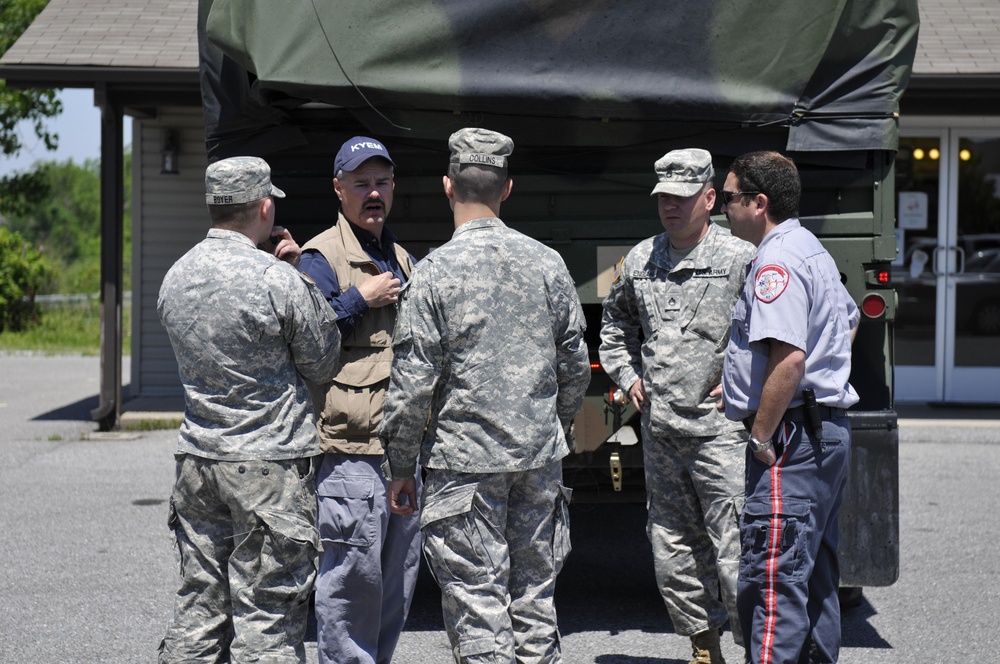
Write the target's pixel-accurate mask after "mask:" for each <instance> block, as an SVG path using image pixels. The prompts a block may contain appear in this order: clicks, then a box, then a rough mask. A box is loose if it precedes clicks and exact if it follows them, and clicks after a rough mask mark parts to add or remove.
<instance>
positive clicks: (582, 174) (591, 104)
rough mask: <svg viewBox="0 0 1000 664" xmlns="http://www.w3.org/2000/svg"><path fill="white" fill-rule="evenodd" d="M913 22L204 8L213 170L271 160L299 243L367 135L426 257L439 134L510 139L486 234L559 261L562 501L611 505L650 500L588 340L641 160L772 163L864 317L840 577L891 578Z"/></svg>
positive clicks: (267, 5)
mask: <svg viewBox="0 0 1000 664" xmlns="http://www.w3.org/2000/svg"><path fill="white" fill-rule="evenodd" d="M917 29H918V14H917V5H916V0H814V1H813V2H809V3H800V2H795V1H794V0H759V1H758V2H753V3H749V2H745V1H744V0H674V1H673V2H668V3H664V2H648V1H647V2H633V3H613V2H610V1H609V0H576V1H575V2H568V1H564V0H479V1H478V2H474V3H471V2H467V1H465V0H411V1H409V2H405V3H400V2H393V1H392V0H368V1H367V2H364V3H351V2H336V3H331V2H316V1H312V2H297V3H286V2H274V1H273V0H201V3H200V16H199V33H200V37H201V39H200V53H201V65H202V66H201V77H202V95H203V100H204V109H205V121H206V143H207V147H208V152H209V158H210V160H214V159H218V158H223V157H227V156H233V155H237V154H256V155H260V156H263V157H265V158H266V159H267V160H268V161H269V162H270V163H271V165H272V167H273V170H274V178H275V180H276V181H277V182H280V183H281V186H282V187H283V188H284V190H285V191H286V192H287V194H288V198H287V199H284V200H283V201H282V202H281V208H282V209H281V213H280V214H281V218H282V220H283V223H284V224H285V225H287V226H289V227H291V228H292V230H293V232H294V234H295V236H296V238H297V239H298V240H299V241H305V240H306V239H308V238H309V237H311V236H312V235H314V234H316V233H318V232H319V231H320V230H322V229H324V228H326V227H327V226H328V225H329V224H330V223H331V222H332V220H333V219H335V216H336V209H337V200H336V198H335V197H334V195H333V191H332V185H331V182H330V180H331V178H332V175H333V174H332V172H331V169H332V161H333V155H334V154H335V153H336V151H337V149H338V148H339V146H340V144H341V143H342V142H343V141H344V140H346V139H347V138H349V137H350V136H353V135H355V134H366V135H371V136H376V137H378V138H380V139H382V140H384V141H385V142H386V144H387V145H388V147H389V149H390V152H391V153H392V155H393V158H394V160H395V161H396V190H395V202H394V205H393V209H392V213H391V215H390V222H389V223H390V226H391V227H392V229H393V231H394V232H395V233H396V234H397V235H398V237H399V240H400V242H401V243H402V244H403V245H404V246H406V247H407V248H408V249H409V250H410V251H411V252H412V253H413V254H414V255H415V256H417V257H418V258H419V257H421V256H423V255H425V254H426V253H427V252H428V251H429V250H431V249H432V248H434V247H435V246H438V245H440V244H443V243H444V242H446V241H447V240H448V239H449V238H450V236H451V233H452V230H453V227H452V222H451V215H450V212H449V209H448V206H447V202H446V200H445V198H444V196H443V194H442V190H441V176H442V175H443V174H444V172H445V169H446V166H447V161H448V153H447V147H446V140H447V137H448V136H449V135H450V134H451V133H452V132H453V131H455V130H456V129H458V128H461V127H465V126H482V127H487V128H490V129H494V130H497V131H501V132H503V133H506V134H508V135H509V136H511V137H512V138H513V139H514V142H515V145H516V147H515V151H514V154H513V156H512V159H511V164H512V166H511V175H512V177H513V179H514V191H513V195H512V196H511V197H510V199H509V200H508V201H507V202H506V203H505V204H504V207H503V210H502V213H503V219H504V221H505V222H506V223H508V224H509V225H511V226H513V227H515V228H517V229H519V230H521V231H522V232H524V233H526V234H528V235H530V236H532V237H535V238H537V239H539V240H540V241H542V242H545V243H547V244H549V245H551V246H553V247H554V248H556V249H557V250H558V251H559V252H560V253H561V254H562V256H563V257H564V259H565V261H566V263H567V265H568V266H569V269H570V271H571V273H572V274H573V277H574V279H575V280H576V282H577V285H578V290H579V294H580V298H581V300H582V302H583V307H584V310H585V312H586V316H587V322H588V327H589V329H588V343H589V344H590V347H591V357H592V369H593V380H592V381H591V386H590V390H589V392H588V398H587V404H586V407H585V409H584V412H583V414H581V416H580V417H579V418H578V419H577V421H576V426H575V428H576V438H577V450H576V453H575V454H573V455H572V456H571V457H570V458H568V459H567V460H566V462H565V469H566V478H567V481H568V483H570V484H571V485H572V486H574V488H575V489H576V493H575V499H576V500H604V501H609V500H610V501H618V500H642V499H643V492H644V487H643V475H642V453H641V444H642V442H641V440H640V431H639V427H638V418H637V414H636V413H635V412H634V410H633V409H632V408H631V406H628V405H626V404H625V403H624V401H625V400H624V399H623V398H622V394H621V392H620V390H618V388H617V386H615V385H613V384H611V382H610V381H609V380H608V378H607V377H606V376H605V375H604V373H603V371H602V370H601V367H600V363H599V362H598V359H597V346H598V343H599V340H598V333H599V328H600V319H601V303H602V300H603V297H604V295H605V294H606V293H607V291H608V287H609V285H610V282H611V279H612V278H613V270H614V266H615V264H616V263H617V262H618V259H619V258H620V257H621V256H622V255H624V253H625V252H627V251H628V249H629V248H630V247H631V246H633V245H635V244H636V243H637V242H639V241H640V240H641V239H643V238H646V237H649V236H651V235H653V234H656V233H658V232H660V231H661V230H662V229H661V226H660V223H659V220H658V217H657V213H656V207H655V199H651V198H650V196H649V193H650V191H651V189H652V186H653V184H654V177H653V162H654V161H655V160H656V159H657V158H658V157H659V156H661V155H663V154H664V153H665V152H667V151H668V150H671V149H674V148H680V147H701V148H705V149H708V150H709V151H711V152H712V154H713V156H714V163H715V166H716V170H717V172H718V175H717V182H716V183H715V184H716V186H718V187H721V185H722V182H723V180H724V177H725V173H726V169H727V166H728V165H729V163H730V162H731V161H732V159H733V158H734V157H735V156H736V155H738V154H741V153H743V152H747V151H750V150H760V149H774V150H780V151H782V152H784V153H786V154H789V155H790V156H792V157H793V158H794V159H795V161H796V163H797V164H798V166H799V168H800V171H801V174H802V181H803V200H802V205H801V211H802V221H803V224H804V225H805V226H807V227H808V228H810V229H811V230H813V231H814V232H815V233H816V234H817V235H818V236H819V237H820V238H821V239H822V241H823V242H824V244H825V245H826V247H827V248H828V249H829V250H830V252H831V253H832V254H833V256H834V258H835V259H836V261H837V264H838V266H839V267H840V270H841V273H842V277H843V280H844V283H845V284H846V286H847V288H848V290H849V291H850V292H851V294H852V295H853V296H854V298H855V299H856V301H857V302H858V305H859V307H860V308H861V309H862V311H863V312H864V315H863V320H862V323H861V326H860V329H859V333H858V336H857V340H856V342H855V344H854V361H853V372H852V376H851V382H852V384H853V385H854V386H855V388H856V389H857V391H858V393H859V395H860V397H861V402H860V403H859V404H858V405H857V406H856V407H855V408H853V409H852V411H851V414H850V417H851V423H852V427H853V430H854V452H853V459H854V461H853V467H852V474H851V477H850V481H849V487H848V492H847V498H846V502H845V506H844V509H843V512H842V516H841V530H842V540H843V541H842V544H841V564H842V583H843V584H844V585H845V586H852V587H860V586H869V585H889V584H891V583H893V582H894V581H895V580H896V577H897V575H898V497H897V494H898V470H897V459H898V453H897V442H898V436H897V430H896V415H895V412H894V411H893V410H892V408H893V398H892V387H893V386H892V358H893V349H892V323H893V320H894V316H895V295H894V292H893V290H892V285H891V283H890V281H889V263H890V261H891V260H892V259H893V258H894V257H895V252H896V243H895V238H894V219H895V216H894V211H895V196H894V192H893V186H894V170H893V169H894V160H895V150H896V147H897V125H898V108H899V106H898V101H899V97H900V96H901V95H902V93H903V91H904V89H905V86H906V83H907V81H908V79H909V73H910V69H911V67H912V62H913V56H914V54H915V50H916V35H917ZM718 221H719V222H724V218H723V217H721V215H720V216H718ZM497 370H498V371H502V370H503V367H497Z"/></svg>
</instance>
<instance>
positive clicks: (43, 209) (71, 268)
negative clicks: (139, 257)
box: [7, 152, 132, 293]
mask: <svg viewBox="0 0 1000 664" xmlns="http://www.w3.org/2000/svg"><path fill="white" fill-rule="evenodd" d="M131 165H132V155H131V153H130V152H126V153H125V163H124V169H123V170H124V174H125V182H124V185H125V187H124V188H125V197H126V198H125V221H124V226H125V227H124V232H125V246H124V253H125V257H126V259H125V283H126V284H127V283H128V278H129V269H130V266H131V261H130V260H129V258H128V257H129V256H130V254H131V241H132V233H131V230H132V223H131V202H130V196H131V190H132V188H131V185H130V180H131V173H132V166H131ZM30 175H32V176H33V177H35V178H37V179H38V181H39V182H40V183H41V186H43V187H44V188H45V189H46V190H47V191H49V192H50V194H49V195H48V196H47V197H46V198H44V199H43V200H40V201H35V202H33V203H30V204H29V203H25V204H24V205H23V206H22V208H21V209H19V210H17V211H16V212H14V213H12V214H10V215H9V216H8V217H7V224H8V225H9V226H10V228H11V229H12V230H14V231H17V232H18V233H20V234H21V235H22V236H23V237H25V238H26V239H27V240H28V241H29V242H31V243H32V244H33V245H34V246H35V247H37V248H39V250H40V251H42V252H43V253H44V254H45V256H47V257H48V258H49V260H50V261H51V262H52V263H53V265H54V269H55V271H56V277H55V280H54V282H53V284H52V285H53V287H54V292H57V293H96V292H97V291H98V290H99V288H100V258H101V176H100V162H99V161H98V160H96V159H88V160H86V161H84V163H83V164H82V165H81V164H77V163H75V162H74V161H73V160H67V161H60V162H55V161H50V162H41V163H39V164H37V165H36V166H35V169H34V170H33V171H32V172H31V173H30Z"/></svg>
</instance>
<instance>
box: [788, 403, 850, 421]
mask: <svg viewBox="0 0 1000 664" xmlns="http://www.w3.org/2000/svg"><path fill="white" fill-rule="evenodd" d="M817 408H819V416H820V417H821V418H822V419H824V420H835V419H837V418H839V417H847V409H846V408H830V407H829V406H824V405H822V404H820V405H819V406H817ZM781 419H783V420H785V421H786V422H805V421H806V409H805V407H804V406H796V407H795V408H789V409H788V410H786V411H785V415H784V417H782V418H781Z"/></svg>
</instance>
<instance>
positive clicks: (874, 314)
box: [861, 293, 885, 318]
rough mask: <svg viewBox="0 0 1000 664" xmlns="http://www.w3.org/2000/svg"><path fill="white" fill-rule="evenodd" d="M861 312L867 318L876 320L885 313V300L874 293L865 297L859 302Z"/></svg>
mask: <svg viewBox="0 0 1000 664" xmlns="http://www.w3.org/2000/svg"><path fill="white" fill-rule="evenodd" d="M861 311H863V312H864V313H865V316H868V317H869V318H878V317H879V316H881V315H882V314H884V313H885V298H883V297H882V296H881V295H878V294H876V293H872V294H870V295H866V296H865V299H863V300H862V301H861Z"/></svg>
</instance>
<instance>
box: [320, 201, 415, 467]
mask: <svg viewBox="0 0 1000 664" xmlns="http://www.w3.org/2000/svg"><path fill="white" fill-rule="evenodd" d="M350 223H351V222H349V221H348V220H347V219H345V218H344V215H343V214H341V215H340V216H339V218H338V220H337V225H336V226H334V227H332V228H329V229H327V230H325V231H323V232H322V233H320V234H319V235H317V236H316V237H314V238H313V239H312V240H310V241H309V242H307V243H306V244H305V246H304V247H302V248H303V249H315V250H317V251H319V252H320V253H321V254H323V256H324V257H325V258H326V260H327V261H328V262H329V263H330V267H332V268H333V271H334V273H335V274H336V275H337V281H338V282H339V283H340V291H341V292H344V291H346V290H347V289H348V288H350V287H351V286H358V285H359V284H361V283H362V282H363V281H365V280H367V279H369V278H371V277H374V276H376V275H378V274H380V272H381V270H380V269H379V268H378V266H377V265H375V263H373V262H372V259H371V258H369V257H368V254H366V253H365V251H364V249H362V248H361V243H360V242H358V238H357V236H356V235H355V234H354V231H352V230H351V227H350ZM393 249H394V250H395V253H396V260H397V261H399V265H400V266H401V267H402V269H403V273H404V274H405V275H406V277H407V278H409V276H410V272H411V271H412V270H413V262H412V261H411V260H410V256H409V254H407V253H406V250H405V249H403V248H402V247H400V246H399V245H398V244H396V245H394V246H393ZM395 325H396V307H395V306H385V307H379V308H377V309H369V310H368V313H366V314H365V315H364V317H362V319H361V322H360V323H359V324H358V326H357V327H355V328H354V330H352V331H351V333H350V334H348V335H346V336H345V337H344V338H343V339H342V340H341V368H340V373H339V374H337V376H336V378H334V380H333V383H331V384H330V385H329V386H327V387H326V395H325V398H324V397H323V396H322V395H319V396H318V398H317V395H316V394H314V401H315V402H316V403H315V404H314V405H315V407H316V412H318V413H319V414H320V416H319V422H318V426H319V436H320V447H321V448H322V450H323V451H324V452H343V453H344V454H378V455H381V454H382V444H381V443H380V442H379V439H378V425H379V423H381V421H382V402H383V401H384V400H385V392H386V389H387V388H388V386H389V369H390V366H391V364H392V331H393V327H394V326H395Z"/></svg>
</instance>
